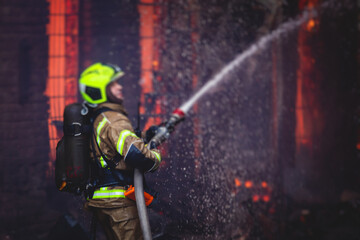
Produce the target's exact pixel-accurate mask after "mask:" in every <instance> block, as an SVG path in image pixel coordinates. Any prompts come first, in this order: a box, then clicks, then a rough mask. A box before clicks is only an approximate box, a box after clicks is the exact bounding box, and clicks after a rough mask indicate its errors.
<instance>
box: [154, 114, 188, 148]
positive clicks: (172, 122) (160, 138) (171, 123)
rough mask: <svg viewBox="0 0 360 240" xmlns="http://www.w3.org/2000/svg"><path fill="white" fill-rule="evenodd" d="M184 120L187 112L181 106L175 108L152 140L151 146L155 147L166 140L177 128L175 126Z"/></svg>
mask: <svg viewBox="0 0 360 240" xmlns="http://www.w3.org/2000/svg"><path fill="white" fill-rule="evenodd" d="M183 120H185V113H184V112H183V111H182V110H181V109H180V108H177V109H175V111H173V112H172V114H171V116H170V119H169V120H168V121H167V122H166V124H165V126H161V127H159V129H158V130H157V131H156V134H155V136H154V137H153V138H152V139H151V140H150V144H149V145H150V148H155V147H157V146H159V145H160V144H161V143H163V142H165V141H166V140H167V139H168V138H169V137H170V134H171V133H172V132H173V131H174V130H175V126H176V125H178V124H179V123H180V122H182V121H183Z"/></svg>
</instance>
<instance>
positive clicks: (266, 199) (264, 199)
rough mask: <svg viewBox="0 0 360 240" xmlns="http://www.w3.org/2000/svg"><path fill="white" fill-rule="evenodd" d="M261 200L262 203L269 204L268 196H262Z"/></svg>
mask: <svg viewBox="0 0 360 240" xmlns="http://www.w3.org/2000/svg"><path fill="white" fill-rule="evenodd" d="M262 200H263V201H264V202H269V201H270V196H269V195H264V196H263V197H262Z"/></svg>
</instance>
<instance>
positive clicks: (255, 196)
mask: <svg viewBox="0 0 360 240" xmlns="http://www.w3.org/2000/svg"><path fill="white" fill-rule="evenodd" d="M252 200H253V202H258V201H259V200H260V197H259V195H254V196H253V197H252Z"/></svg>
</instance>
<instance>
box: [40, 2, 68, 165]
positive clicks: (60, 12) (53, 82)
mask: <svg viewBox="0 0 360 240" xmlns="http://www.w3.org/2000/svg"><path fill="white" fill-rule="evenodd" d="M49 14H50V15H49V24H48V25H47V34H48V36H49V62H48V79H47V84H46V90H45V94H46V95H47V96H48V97H49V105H50V107H49V117H48V129H49V130H48V131H49V139H50V142H49V145H50V162H49V169H50V170H51V171H52V169H53V161H54V160H55V149H56V144H57V141H58V139H59V137H61V136H58V135H57V133H58V131H57V130H56V127H55V125H54V124H53V121H56V120H58V121H61V120H62V116H61V115H62V114H61V115H60V114H59V113H60V112H61V111H62V110H63V109H64V107H65V102H64V99H60V98H56V96H64V95H65V77H64V76H65V61H66V57H65V2H64V1H62V0H50V1H49ZM61 113H62V112H61Z"/></svg>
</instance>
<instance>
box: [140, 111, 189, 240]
mask: <svg viewBox="0 0 360 240" xmlns="http://www.w3.org/2000/svg"><path fill="white" fill-rule="evenodd" d="M184 119H185V113H184V112H183V111H182V110H181V109H176V110H175V111H174V112H173V113H172V114H171V116H170V119H169V121H167V122H166V124H165V125H164V126H161V127H159V129H158V130H157V131H156V134H155V136H154V137H153V138H152V139H151V140H150V142H149V144H148V148H155V147H158V146H160V144H161V143H163V142H165V141H166V140H167V139H168V138H169V137H170V134H171V133H172V132H173V131H174V130H175V126H176V125H178V124H179V123H180V122H181V121H183V120H184ZM143 180H144V177H143V173H142V172H141V171H140V170H139V169H135V170H134V187H135V198H136V206H137V209H138V214H139V219H140V226H141V230H142V232H143V237H144V240H151V239H152V236H151V229H150V223H149V217H148V214H147V210H146V205H145V198H144V185H143Z"/></svg>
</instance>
